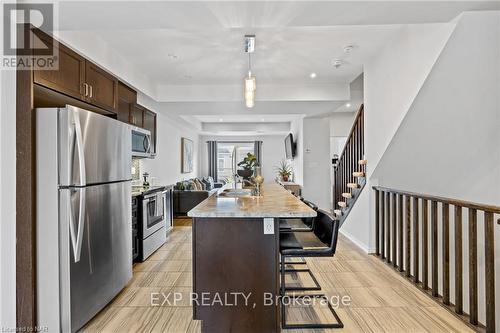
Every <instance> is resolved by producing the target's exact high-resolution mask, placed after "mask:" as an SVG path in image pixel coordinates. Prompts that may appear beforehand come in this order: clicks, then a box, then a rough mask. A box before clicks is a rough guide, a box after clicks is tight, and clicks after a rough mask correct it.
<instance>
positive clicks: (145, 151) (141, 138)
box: [132, 127, 153, 158]
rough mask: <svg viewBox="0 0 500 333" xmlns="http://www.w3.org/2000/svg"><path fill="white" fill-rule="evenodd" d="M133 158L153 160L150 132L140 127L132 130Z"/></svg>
mask: <svg viewBox="0 0 500 333" xmlns="http://www.w3.org/2000/svg"><path fill="white" fill-rule="evenodd" d="M132 156H134V157H146V158H153V154H152V142H151V132H150V131H148V130H145V129H143V128H139V127H133V128H132Z"/></svg>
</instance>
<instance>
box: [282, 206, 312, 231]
mask: <svg viewBox="0 0 500 333" xmlns="http://www.w3.org/2000/svg"><path fill="white" fill-rule="evenodd" d="M300 200H302V202H303V203H305V204H306V205H308V206H309V207H311V208H312V209H314V210H315V211H317V210H318V206H316V205H315V204H314V203H312V202H310V201H307V200H305V199H304V198H300ZM313 222H314V217H303V218H290V219H279V224H280V232H281V231H294V232H295V231H299V232H300V231H311V230H312V228H313V226H312V224H313Z"/></svg>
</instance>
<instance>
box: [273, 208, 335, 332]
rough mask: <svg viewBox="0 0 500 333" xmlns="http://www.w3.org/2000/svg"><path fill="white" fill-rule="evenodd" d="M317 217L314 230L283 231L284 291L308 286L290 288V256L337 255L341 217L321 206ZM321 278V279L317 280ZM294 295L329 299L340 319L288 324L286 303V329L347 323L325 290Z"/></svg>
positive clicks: (282, 312) (281, 285) (284, 318)
mask: <svg viewBox="0 0 500 333" xmlns="http://www.w3.org/2000/svg"><path fill="white" fill-rule="evenodd" d="M317 214H318V215H317V216H316V217H315V218H314V223H313V230H312V231H311V232H287V233H280V254H281V263H280V281H281V284H280V294H281V296H282V297H283V296H285V295H286V294H285V293H286V291H287V290H308V289H290V288H287V287H286V285H285V272H286V270H285V262H286V258H294V257H333V255H334V254H335V251H336V249H337V239H338V232H339V220H336V219H334V218H333V217H331V216H330V215H329V214H328V213H327V212H325V211H323V210H321V209H318V211H317ZM316 282H317V281H316ZM286 296H288V297H291V298H304V297H312V298H321V299H323V300H326V302H328V308H329V309H330V311H331V313H332V314H333V316H334V317H335V320H336V323H326V324H322V323H310V324H291V325H289V324H287V322H286V311H285V306H284V305H283V303H282V305H281V319H282V326H283V328H284V329H287V328H298V329H307V328H342V327H344V324H343V323H342V321H341V320H340V318H339V316H338V315H337V313H336V312H335V310H334V309H333V307H332V305H331V303H330V302H329V300H328V298H327V297H326V295H324V294H316V295H286Z"/></svg>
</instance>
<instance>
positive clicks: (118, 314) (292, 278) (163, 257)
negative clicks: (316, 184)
mask: <svg viewBox="0 0 500 333" xmlns="http://www.w3.org/2000/svg"><path fill="white" fill-rule="evenodd" d="M174 225H175V227H174V230H173V231H172V232H171V233H170V234H169V236H168V240H167V243H166V244H165V245H164V246H163V247H162V248H161V249H160V250H158V251H157V252H156V253H155V254H153V255H152V256H151V257H150V258H149V259H148V260H147V261H146V262H144V263H141V264H136V265H134V276H133V279H132V281H131V282H130V283H129V285H128V286H127V287H126V288H125V289H124V290H123V291H122V292H121V293H120V294H119V295H118V297H117V298H116V299H115V300H114V301H113V302H112V303H110V304H109V305H108V306H107V307H106V308H105V309H104V310H103V311H101V312H100V313H99V314H98V315H97V316H96V317H95V318H94V319H93V320H92V321H91V322H89V323H88V324H87V326H86V327H84V328H83V330H82V331H83V332H199V331H200V327H201V323H200V322H199V321H194V320H193V319H192V310H191V307H190V306H189V301H188V299H189V296H188V295H189V293H190V292H191V288H192V267H191V227H190V220H187V219H177V220H176V221H175V224H174ZM307 261H308V266H309V268H311V270H312V271H313V273H314V275H315V276H316V278H317V279H318V281H319V283H320V285H321V286H322V291H321V292H322V293H326V294H327V295H328V296H330V297H332V296H334V297H335V298H334V299H337V298H341V297H342V296H349V297H350V300H351V301H350V304H349V305H342V304H340V305H339V306H338V307H337V309H336V311H337V313H338V315H339V317H340V319H341V320H342V321H343V322H344V326H345V327H344V328H343V329H335V330H315V331H313V330H290V331H289V332H472V330H470V329H469V327H468V326H466V325H465V324H463V323H462V322H461V321H460V320H458V319H457V318H456V317H454V316H453V315H452V314H450V313H449V312H448V311H447V310H445V309H444V308H442V307H441V306H439V305H438V304H437V303H435V302H434V301H432V300H431V299H430V298H429V297H428V296H426V295H424V294H423V293H422V292H421V291H419V290H418V289H416V288H415V287H414V286H413V285H411V284H410V283H409V282H408V281H406V280H405V279H403V278H402V277H400V276H399V275H398V274H397V273H395V272H393V271H392V269H390V268H389V267H387V266H386V265H385V264H383V263H382V262H380V261H379V260H378V259H377V258H374V257H373V256H369V255H366V254H364V253H363V252H362V251H361V250H359V249H358V248H357V247H356V246H355V245H353V244H352V243H351V242H350V241H349V240H347V239H346V238H345V237H341V238H340V241H339V244H338V248H337V253H336V255H335V257H334V258H322V259H319V258H318V259H314V258H313V259H308V260H307ZM296 267H297V268H299V267H303V266H302V265H296ZM311 283H312V281H311V279H310V278H309V276H308V275H307V273H290V274H289V275H288V276H287V284H289V285H293V284H301V285H310V284H311ZM158 292H159V293H165V294H168V293H169V292H180V293H182V294H183V295H185V297H184V300H185V301H183V302H182V303H181V304H178V305H177V306H168V304H165V305H164V306H151V293H158ZM287 313H288V316H289V319H290V322H291V323H296V322H301V321H306V320H311V319H312V320H316V321H317V320H322V321H325V320H327V321H332V320H333V317H332V316H331V314H330V313H329V312H328V311H327V310H326V307H324V306H317V307H314V308H310V307H308V308H304V307H289V308H288V309H287ZM221 333H223V332H221Z"/></svg>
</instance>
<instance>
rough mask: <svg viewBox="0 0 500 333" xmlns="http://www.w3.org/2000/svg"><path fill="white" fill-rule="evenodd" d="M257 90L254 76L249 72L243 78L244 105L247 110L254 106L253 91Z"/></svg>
mask: <svg viewBox="0 0 500 333" xmlns="http://www.w3.org/2000/svg"><path fill="white" fill-rule="evenodd" d="M256 90H257V85H256V81H255V76H253V75H252V73H251V72H249V73H248V76H246V77H245V104H246V106H247V108H251V107H253V106H254V105H255V91H256Z"/></svg>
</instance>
